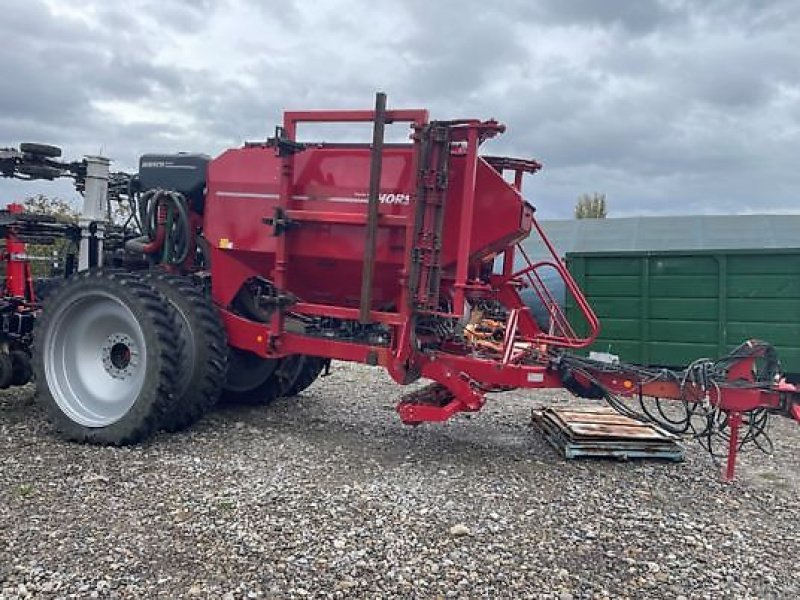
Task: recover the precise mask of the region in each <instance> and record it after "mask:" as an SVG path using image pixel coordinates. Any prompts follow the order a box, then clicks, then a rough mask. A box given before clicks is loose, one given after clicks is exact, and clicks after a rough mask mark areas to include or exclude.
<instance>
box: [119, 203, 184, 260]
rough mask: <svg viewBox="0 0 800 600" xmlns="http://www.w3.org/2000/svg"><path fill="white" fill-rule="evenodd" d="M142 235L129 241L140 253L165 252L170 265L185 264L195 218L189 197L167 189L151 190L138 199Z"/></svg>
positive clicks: (129, 249)
mask: <svg viewBox="0 0 800 600" xmlns="http://www.w3.org/2000/svg"><path fill="white" fill-rule="evenodd" d="M137 204H138V206H137V208H138V212H139V221H140V223H141V228H142V235H141V236H140V237H137V238H134V239H132V240H128V241H127V242H125V249H126V250H128V251H129V252H135V253H139V254H148V255H155V254H157V253H158V252H162V253H163V256H164V258H165V259H166V262H168V263H169V264H174V265H177V264H181V263H182V262H184V261H185V260H186V258H187V257H188V256H189V250H190V248H191V238H192V229H191V220H190V217H189V208H188V205H187V203H186V198H184V196H183V195H182V194H179V193H178V192H174V191H167V190H149V191H148V192H145V193H144V194H142V196H141V198H139V200H138V202H137Z"/></svg>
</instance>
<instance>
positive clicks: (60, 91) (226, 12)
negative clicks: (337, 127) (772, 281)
mask: <svg viewBox="0 0 800 600" xmlns="http://www.w3.org/2000/svg"><path fill="white" fill-rule="evenodd" d="M0 40H2V42H0V81H2V82H3V84H2V86H0V146H9V145H16V144H18V143H19V142H21V141H40V142H46V143H54V144H57V145H60V146H62V147H63V148H64V150H65V155H66V156H68V157H70V158H77V157H79V156H80V155H82V154H84V153H97V152H102V153H104V154H105V155H107V156H110V157H112V158H113V159H115V165H116V167H117V168H120V169H124V170H133V169H134V168H135V165H136V159H137V157H138V155H139V154H141V153H144V152H150V151H178V150H189V151H203V152H207V153H209V154H216V153H218V152H220V151H221V150H223V149H225V148H226V147H230V146H237V145H239V144H241V143H242V141H244V140H246V139H248V140H249V139H263V138H265V137H266V136H267V135H268V133H269V132H270V131H271V130H272V128H273V127H274V125H275V124H276V123H277V122H278V121H279V119H280V114H281V111H282V110H283V109H285V108H292V109H298V108H328V107H339V108H367V107H370V106H371V105H372V103H373V102H374V99H373V98H374V92H375V91H376V90H383V91H385V92H386V93H387V94H388V97H389V105H390V107H395V108H400V107H426V108H429V109H430V110H431V113H432V116H433V117H434V118H442V119H448V118H461V117H480V118H490V117H494V118H496V119H498V120H500V121H502V122H504V123H506V124H507V126H508V131H507V133H506V134H505V135H504V136H502V137H501V138H499V139H497V140H493V141H492V142H490V143H489V144H487V147H486V150H487V152H491V153H492V154H498V153H506V154H513V155H518V156H523V157H533V158H537V159H539V160H541V162H543V163H544V165H545V170H544V171H542V173H540V174H539V175H536V176H535V177H533V178H530V179H529V180H528V181H527V183H526V186H527V195H528V196H529V198H530V199H531V200H532V201H533V202H534V203H535V204H536V205H537V207H538V209H539V213H540V216H542V217H545V218H556V217H569V216H571V213H572V209H573V206H574V204H575V200H576V198H577V196H578V195H579V194H581V193H582V192H593V191H598V192H604V193H605V194H606V195H607V197H608V203H609V208H610V213H611V216H633V215H654V214H666V213H669V214H712V213H765V212H768V213H800V45H799V42H800V3H799V2H796V1H795V0H785V1H779V0H776V1H773V2H770V1H766V0H765V1H756V0H752V1H751V2H746V1H745V0H729V1H713V0H709V1H703V0H697V1H696V2H692V1H682V0H663V1H661V2H656V1H646V0H624V1H622V0H620V1H616V2H611V1H600V0H576V1H570V0H541V1H540V0H505V1H504V2H487V1H484V0H481V1H474V2H471V1H466V0H462V1H448V0H443V1H437V2H434V1H432V0H427V1H426V0H407V1H402V2H401V1H397V0H395V1H390V0H386V1H380V0H372V1H364V2H359V1H355V0H353V1H350V2H348V1H345V0H338V1H331V0H328V1H325V2H322V1H317V2H315V1H310V0H308V1H305V2H301V1H300V0H295V1H294V2H292V1H290V0H282V1H281V2H269V1H267V0H193V1H191V0H126V1H124V2H122V1H121V0H105V1H100V0H94V1H92V0H82V1H77V0H76V1H69V0H26V1H25V2H14V3H6V4H4V6H3V11H2V16H0ZM38 192H42V193H49V194H61V195H66V194H68V193H69V186H68V185H66V184H65V183H63V182H62V183H61V184H24V185H21V184H19V183H15V182H11V181H9V180H0V198H2V200H3V201H4V202H7V201H10V200H12V199H14V198H19V197H22V196H24V195H27V194H32V193H38Z"/></svg>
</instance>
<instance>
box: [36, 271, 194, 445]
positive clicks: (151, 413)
mask: <svg viewBox="0 0 800 600" xmlns="http://www.w3.org/2000/svg"><path fill="white" fill-rule="evenodd" d="M178 328H179V325H178V322H177V315H176V314H175V311H174V310H173V309H172V307H171V306H170V304H169V303H168V302H167V301H166V299H165V298H164V297H163V296H162V295H161V294H159V293H158V292H157V291H156V289H155V288H154V287H153V286H152V285H149V284H148V283H146V282H145V281H142V280H141V279H140V278H138V277H137V276H135V275H132V274H130V273H125V272H121V271H103V270H98V271H88V272H84V273H80V274H77V275H75V276H74V277H72V278H71V279H69V280H68V281H66V282H65V283H64V284H63V285H61V286H60V287H59V288H58V289H57V290H56V291H54V292H53V294H52V295H51V296H50V297H49V298H48V301H47V303H46V306H45V309H44V310H43V311H42V316H41V317H40V318H39V319H38V320H37V323H36V327H35V328H34V360H33V369H34V374H35V377H36V386H37V395H38V399H39V401H40V402H41V403H42V404H43V405H44V406H45V408H46V409H47V412H48V413H49V416H50V418H51V420H52V422H53V425H54V426H55V428H56V430H57V431H58V432H59V434H60V435H61V436H62V437H64V438H66V439H68V440H74V441H78V442H88V443H94V444H112V445H125V444H132V443H136V442H140V441H142V440H145V439H147V438H148V437H150V436H151V435H152V434H153V433H154V432H155V431H156V430H158V429H159V428H160V427H161V426H162V424H163V418H164V415H165V414H166V413H167V410H168V408H169V407H170V406H172V404H173V402H174V393H175V390H176V385H177V381H178V366H179V362H178V361H179V359H180V354H181V347H180V346H181V340H180V338H177V339H176V335H175V332H176V331H178Z"/></svg>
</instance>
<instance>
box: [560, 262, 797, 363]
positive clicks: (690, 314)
mask: <svg viewBox="0 0 800 600" xmlns="http://www.w3.org/2000/svg"><path fill="white" fill-rule="evenodd" d="M567 265H568V267H569V270H570V272H571V273H572V276H573V277H574V278H575V280H576V281H577V283H578V285H579V286H580V288H581V289H582V290H583V292H584V294H585V295H586V297H587V298H588V300H589V303H590V304H591V306H592V308H594V311H595V313H596V314H597V316H598V318H599V319H600V335H599V336H598V338H597V340H596V342H595V343H594V344H593V345H592V346H591V348H590V349H591V350H599V351H602V352H612V353H613V354H618V355H619V356H620V359H621V360H622V361H624V362H632V363H636V364H640V365H646V366H664V367H682V366H686V365H687V364H689V363H690V362H691V361H693V360H695V359H697V358H704V357H705V358H717V357H719V356H722V355H724V354H726V353H727V352H729V351H730V350H731V349H733V348H735V347H736V346H738V345H739V344H740V343H742V342H743V341H745V340H747V339H750V338H758V339H762V340H765V341H767V342H769V343H771V344H772V345H773V346H775V347H776V348H777V350H778V355H779V356H780V359H781V363H782V365H783V368H784V371H785V372H787V373H791V374H795V375H797V374H800V249H790V250H786V249H779V250H778V249H775V250H772V249H769V250H766V249H765V250H742V251H739V250H721V251H687V252H680V251H667V252H597V253H594V252H593V253H574V254H568V255H567ZM567 316H568V317H569V319H570V321H571V322H572V323H573V326H574V327H576V328H577V330H578V332H579V333H581V332H585V330H586V328H585V324H584V323H583V322H582V320H581V318H580V315H579V313H578V311H577V309H576V307H575V303H574V302H572V301H571V299H568V300H567Z"/></svg>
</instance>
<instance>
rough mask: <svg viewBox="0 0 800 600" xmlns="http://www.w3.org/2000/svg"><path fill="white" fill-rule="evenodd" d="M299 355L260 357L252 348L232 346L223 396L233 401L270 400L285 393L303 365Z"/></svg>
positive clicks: (254, 401) (261, 402)
mask: <svg viewBox="0 0 800 600" xmlns="http://www.w3.org/2000/svg"><path fill="white" fill-rule="evenodd" d="M300 358H301V357H299V356H298V357H295V356H287V357H286V358H277V359H270V358H261V357H260V356H258V355H256V354H253V353H252V352H247V351H245V350H239V349H237V348H231V349H230V364H229V365H228V378H227V381H226V383H225V390H224V391H223V399H224V400H225V401H226V402H231V403H236V404H252V405H266V404H269V403H271V402H272V401H273V400H275V399H276V398H280V397H281V396H284V395H286V390H288V388H289V386H291V384H292V383H293V382H294V381H295V379H297V376H298V373H299V371H300V369H301V368H302V361H301V360H299V359H300Z"/></svg>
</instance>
